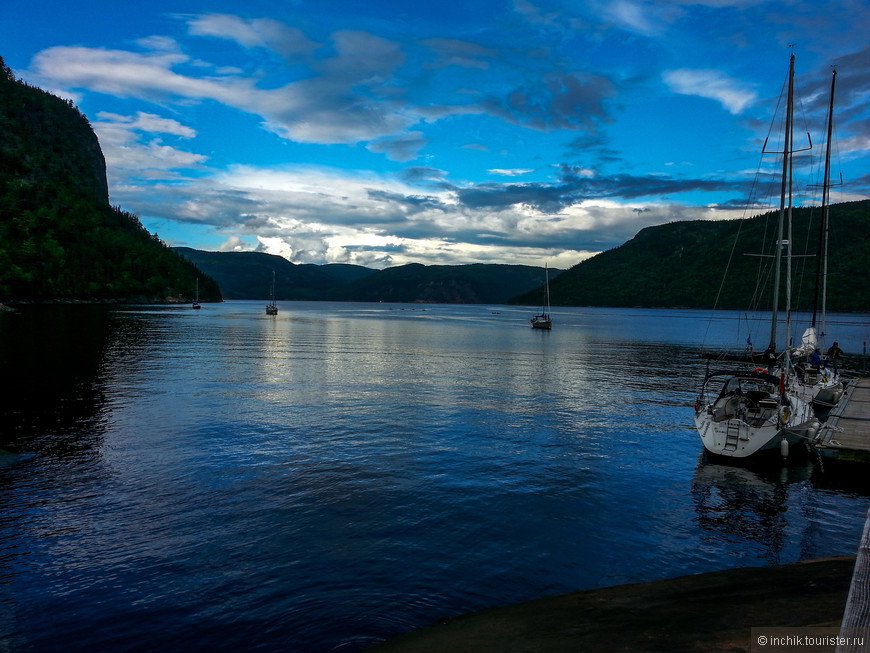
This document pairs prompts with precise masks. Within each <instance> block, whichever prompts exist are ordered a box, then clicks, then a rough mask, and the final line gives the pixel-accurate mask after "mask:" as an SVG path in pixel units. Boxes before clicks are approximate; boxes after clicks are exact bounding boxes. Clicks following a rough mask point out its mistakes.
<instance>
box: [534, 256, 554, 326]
mask: <svg viewBox="0 0 870 653" xmlns="http://www.w3.org/2000/svg"><path fill="white" fill-rule="evenodd" d="M544 289H545V291H546V304H545V305H543V306H542V307H541V312H540V314H538V315H535V316H534V317H533V318H532V319H531V320H530V322H531V323H532V328H533V329H552V328H553V320H552V318H551V317H550V273H549V271H548V269H547V264H546V263H544Z"/></svg>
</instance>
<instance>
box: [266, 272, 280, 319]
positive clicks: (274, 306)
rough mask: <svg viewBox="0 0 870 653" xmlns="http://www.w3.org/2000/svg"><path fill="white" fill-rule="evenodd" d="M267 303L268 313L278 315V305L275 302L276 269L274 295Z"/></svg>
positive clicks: (273, 284)
mask: <svg viewBox="0 0 870 653" xmlns="http://www.w3.org/2000/svg"><path fill="white" fill-rule="evenodd" d="M271 297H272V298H271V300H270V301H269V303H268V304H266V315H278V305H277V304H276V303H275V270H272V295H271Z"/></svg>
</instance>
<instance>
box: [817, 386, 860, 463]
mask: <svg viewBox="0 0 870 653" xmlns="http://www.w3.org/2000/svg"><path fill="white" fill-rule="evenodd" d="M816 451H818V452H819V455H820V456H822V458H823V459H827V460H837V461H842V462H856V463H870V378H866V377H864V378H860V379H855V380H853V381H850V382H849V384H848V386H847V387H846V391H845V392H844V393H843V397H842V399H840V401H839V403H838V404H837V405H836V406H835V407H834V409H833V410H831V413H830V415H828V420H827V422H826V424H825V427H824V429H823V431H822V437H821V440H820V441H819V443H818V444H817V446H816Z"/></svg>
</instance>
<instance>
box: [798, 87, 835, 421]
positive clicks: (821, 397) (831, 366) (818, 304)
mask: <svg viewBox="0 0 870 653" xmlns="http://www.w3.org/2000/svg"><path fill="white" fill-rule="evenodd" d="M836 82H837V71H836V70H834V71H833V75H832V77H831V100H830V105H829V107H828V141H827V145H826V148H825V172H824V175H825V176H824V179H823V180H822V216H821V220H820V223H819V240H818V251H817V254H816V284H815V295H814V297H813V317H812V322H811V324H810V326H809V327H808V328H807V329H806V330H805V331H804V333H803V336H802V337H801V345H800V346H799V347H797V348H796V349H795V350H794V351H793V352H792V354H793V355H795V356H798V357H802V358H803V360H801V361H800V362H799V363H797V364H796V365H795V387H796V389H797V391H798V392H799V393H800V395H801V398H802V399H804V400H805V401H808V402H810V403H811V404H813V405H814V406H815V407H817V408H821V409H825V408H832V407H833V406H835V405H836V404H837V402H838V401H840V398H841V397H842V396H843V382H842V380H841V379H840V372H839V370H838V369H837V365H836V361H832V360H828V359H827V358H826V357H823V356H821V355H820V354H821V351H820V349H819V347H821V346H822V344H823V339H824V337H825V317H826V312H825V311H826V306H825V304H826V299H827V271H828V217H829V215H828V208H829V205H830V202H829V193H830V180H831V139H832V137H833V132H834V88H835V86H836ZM819 326H821V331H820V330H819ZM814 353H815V356H814V355H813V354H814Z"/></svg>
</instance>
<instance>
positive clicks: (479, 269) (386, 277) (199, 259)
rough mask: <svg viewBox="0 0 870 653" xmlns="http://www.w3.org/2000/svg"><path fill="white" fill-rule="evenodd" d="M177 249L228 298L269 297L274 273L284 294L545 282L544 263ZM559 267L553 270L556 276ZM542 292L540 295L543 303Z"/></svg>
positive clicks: (455, 296) (478, 298)
mask: <svg viewBox="0 0 870 653" xmlns="http://www.w3.org/2000/svg"><path fill="white" fill-rule="evenodd" d="M175 250H176V251H177V252H178V253H179V254H180V255H181V256H183V257H184V258H186V259H188V260H190V261H192V262H193V263H195V264H196V265H197V266H198V267H199V268H200V269H201V270H203V271H204V272H206V273H207V274H209V275H210V276H211V277H213V278H214V279H215V280H217V282H218V283H219V284H220V287H221V291H222V293H223V295H224V297H226V298H227V299H266V298H268V297H269V293H270V292H271V285H272V272H274V273H275V298H276V299H279V300H335V301H362V302H369V301H374V302H377V301H385V302H424V303H443V304H503V303H506V302H507V300H508V299H509V298H510V297H512V296H514V295H515V294H517V293H518V292H524V291H526V290H529V289H531V288H535V287H536V286H538V285H540V283H541V281H542V280H543V278H544V271H543V270H542V269H541V268H536V267H531V266H525V265H482V264H473V265H419V264H410V265H401V266H397V267H394V268H387V269H386V270H372V269H369V268H365V267H362V266H359V265H345V264H339V263H332V264H328V265H312V264H293V263H290V262H289V261H287V260H286V259H284V258H281V257H280V256H274V255H271V254H264V253H261V252H204V251H202V250H196V249H190V248H187V247H178V248H175ZM558 274H559V271H558V270H551V275H550V278H551V279H552V278H555V276H556V275H558ZM540 301H541V297H538V298H536V299H535V303H540Z"/></svg>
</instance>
